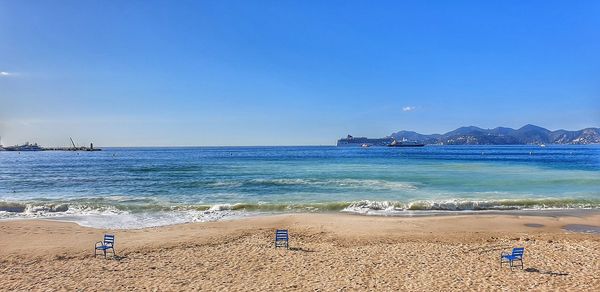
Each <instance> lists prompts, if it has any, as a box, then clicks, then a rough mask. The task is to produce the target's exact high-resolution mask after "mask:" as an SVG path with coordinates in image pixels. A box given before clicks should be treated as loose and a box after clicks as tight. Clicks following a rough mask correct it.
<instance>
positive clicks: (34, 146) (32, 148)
mask: <svg viewBox="0 0 600 292" xmlns="http://www.w3.org/2000/svg"><path fill="white" fill-rule="evenodd" d="M4 150H6V151H42V150H44V148H42V147H40V146H39V145H38V144H37V143H34V144H29V142H27V143H25V144H23V145H16V146H8V147H4Z"/></svg>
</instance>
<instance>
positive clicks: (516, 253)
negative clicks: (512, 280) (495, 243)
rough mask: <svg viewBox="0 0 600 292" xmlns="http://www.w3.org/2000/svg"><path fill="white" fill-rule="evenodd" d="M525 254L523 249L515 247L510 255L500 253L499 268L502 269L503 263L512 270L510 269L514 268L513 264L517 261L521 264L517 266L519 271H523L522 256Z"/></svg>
mask: <svg viewBox="0 0 600 292" xmlns="http://www.w3.org/2000/svg"><path fill="white" fill-rule="evenodd" d="M524 253H525V248H524V247H515V248H513V250H512V253H507V252H504V251H503V252H502V253H501V254H500V267H502V264H503V263H508V264H509V266H510V269H511V270H512V268H513V267H514V266H515V265H514V262H515V261H519V262H520V263H521V265H519V266H520V267H521V269H523V254H524Z"/></svg>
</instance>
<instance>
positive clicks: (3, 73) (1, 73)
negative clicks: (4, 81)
mask: <svg viewBox="0 0 600 292" xmlns="http://www.w3.org/2000/svg"><path fill="white" fill-rule="evenodd" d="M13 75H15V74H14V73H11V72H6V71H0V77H8V76H13Z"/></svg>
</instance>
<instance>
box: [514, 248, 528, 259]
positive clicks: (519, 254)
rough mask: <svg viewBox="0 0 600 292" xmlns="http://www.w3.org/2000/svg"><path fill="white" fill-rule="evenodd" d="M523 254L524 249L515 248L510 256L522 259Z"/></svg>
mask: <svg viewBox="0 0 600 292" xmlns="http://www.w3.org/2000/svg"><path fill="white" fill-rule="evenodd" d="M524 252H525V248H524V247H515V248H513V250H512V255H513V256H516V257H522V256H523V253H524Z"/></svg>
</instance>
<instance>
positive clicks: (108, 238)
mask: <svg viewBox="0 0 600 292" xmlns="http://www.w3.org/2000/svg"><path fill="white" fill-rule="evenodd" d="M108 250H110V251H111V253H112V255H113V257H114V256H115V236H114V235H112V234H104V241H98V242H96V244H94V257H96V256H97V255H98V251H102V252H104V258H106V253H107V252H108Z"/></svg>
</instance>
